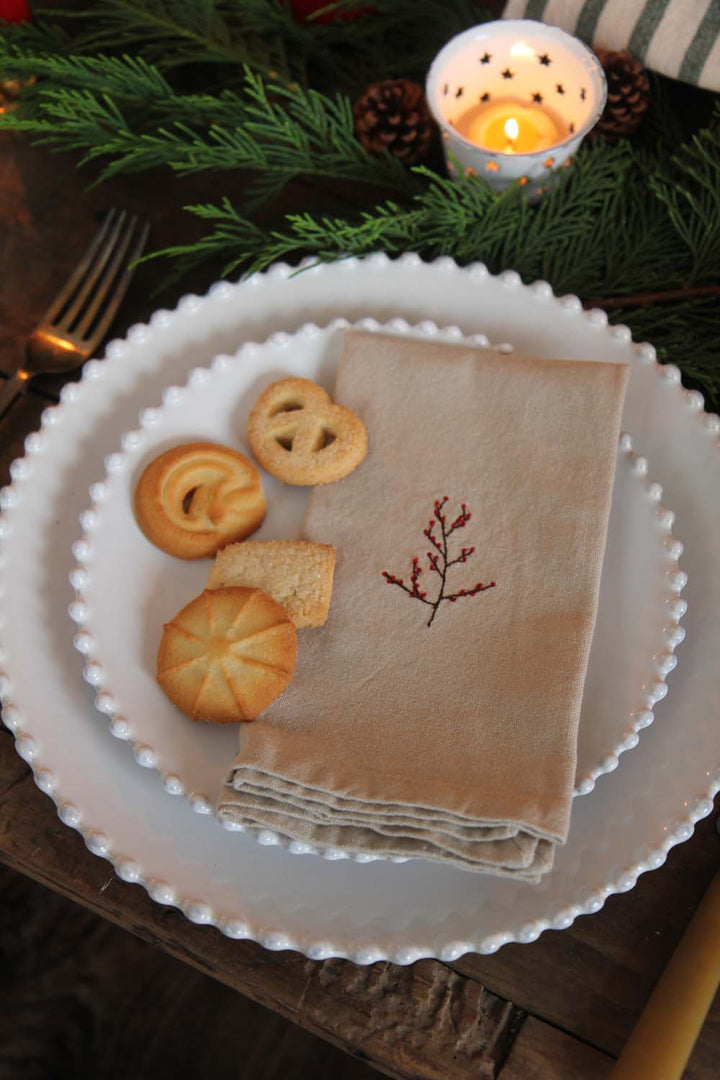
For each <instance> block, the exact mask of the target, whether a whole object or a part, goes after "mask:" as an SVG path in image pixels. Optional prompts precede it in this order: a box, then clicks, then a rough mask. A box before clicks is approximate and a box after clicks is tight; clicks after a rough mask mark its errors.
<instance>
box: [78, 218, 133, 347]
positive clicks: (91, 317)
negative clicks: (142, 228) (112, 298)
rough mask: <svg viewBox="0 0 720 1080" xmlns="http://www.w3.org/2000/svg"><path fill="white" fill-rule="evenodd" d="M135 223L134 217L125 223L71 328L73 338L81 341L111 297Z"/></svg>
mask: <svg viewBox="0 0 720 1080" xmlns="http://www.w3.org/2000/svg"><path fill="white" fill-rule="evenodd" d="M137 223H138V219H137V217H135V216H134V215H133V217H131V218H130V220H129V221H127V222H126V223H125V226H124V228H123V230H122V233H121V235H120V237H119V239H118V242H117V244H116V245H115V247H114V249H113V252H112V259H111V260H110V262H109V263H108V265H107V267H106V268H105V270H104V271H103V274H102V277H101V278H100V280H99V281H98V282H97V283H96V285H95V287H94V289H93V291H92V292H91V293H90V296H89V298H88V303H87V304H86V306H85V307H84V309H83V311H82V312H81V314H80V316H79V318H78V319H77V321H76V325H75V327H74V328H73V334H74V336H75V337H77V338H81V339H82V338H85V337H86V336H87V335H88V333H89V331H90V327H91V326H92V325H93V323H94V322H95V319H96V318H97V315H98V312H99V311H100V310H101V308H102V306H103V304H104V302H105V298H106V297H107V296H109V295H111V292H112V284H113V282H114V280H115V278H116V276H117V274H118V272H119V270H120V267H121V266H122V264H123V260H124V259H125V256H126V254H127V250H128V248H129V246H130V241H131V240H132V237H133V232H134V231H135V226H136V225H137Z"/></svg>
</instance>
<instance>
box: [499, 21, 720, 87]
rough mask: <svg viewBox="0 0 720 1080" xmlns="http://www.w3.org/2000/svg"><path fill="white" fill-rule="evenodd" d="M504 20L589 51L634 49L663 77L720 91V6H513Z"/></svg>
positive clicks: (636, 53) (644, 62)
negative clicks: (554, 29) (557, 33)
mask: <svg viewBox="0 0 720 1080" xmlns="http://www.w3.org/2000/svg"><path fill="white" fill-rule="evenodd" d="M503 18H505V19H537V20H539V21H541V22H545V23H550V24H551V25H552V26H560V27H561V28H562V29H563V30H567V31H568V33H570V34H575V36H576V37H579V38H581V39H582V40H583V41H586V42H587V43H588V45H593V46H595V47H599V48H603V49H628V50H629V51H630V52H631V53H632V55H633V56H634V57H635V58H636V59H637V60H640V61H641V62H642V63H643V64H644V65H645V67H648V68H652V70H653V71H659V72H660V73H661V75H669V76H670V77H671V78H674V79H680V80H681V81H682V82H686V83H694V84H695V85H696V86H703V87H705V89H707V90H720V6H719V5H718V0H508V3H507V4H506V5H505V10H504V11H503Z"/></svg>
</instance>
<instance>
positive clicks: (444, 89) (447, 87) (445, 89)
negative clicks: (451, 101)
mask: <svg viewBox="0 0 720 1080" xmlns="http://www.w3.org/2000/svg"><path fill="white" fill-rule="evenodd" d="M449 89H450V87H449V86H448V84H447V83H445V85H444V86H443V94H447V92H448V90H449Z"/></svg>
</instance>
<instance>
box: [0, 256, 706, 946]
mask: <svg viewBox="0 0 720 1080" xmlns="http://www.w3.org/2000/svg"><path fill="white" fill-rule="evenodd" d="M361 263H362V264H364V265H366V266H368V267H369V268H370V269H372V270H377V271H383V270H387V268H388V267H390V266H397V267H398V268H401V269H403V270H412V269H414V268H416V267H420V266H425V267H427V268H428V269H432V270H433V271H434V272H436V273H438V274H439V275H441V276H444V277H449V276H450V275H458V274H462V275H467V276H468V277H469V279H470V280H471V281H473V282H476V283H479V282H482V281H484V280H486V279H487V278H488V277H491V276H493V277H495V279H496V280H497V281H498V282H499V283H500V284H501V285H502V286H503V287H506V288H508V289H511V290H515V289H520V288H522V289H527V290H529V291H530V292H531V293H532V294H533V295H534V296H535V297H537V298H539V299H541V300H543V301H546V302H552V303H554V304H556V305H557V306H558V308H559V309H560V310H561V311H567V312H570V313H577V314H580V313H581V312H582V314H583V317H584V318H585V319H587V321H588V324H589V325H592V326H594V327H595V328H597V329H598V330H603V331H604V332H606V333H608V334H610V335H612V336H613V337H615V338H617V339H618V340H620V341H622V342H625V343H629V342H631V341H632V334H631V331H630V329H629V328H628V327H627V326H624V325H622V324H620V325H614V326H610V325H609V322H608V317H607V314H606V312H604V311H603V310H601V309H597V308H596V309H590V310H586V311H584V312H583V310H582V302H581V301H580V299H579V298H578V297H577V296H575V295H572V294H567V295H564V296H559V297H558V296H555V294H554V292H553V289H552V286H551V285H550V284H549V283H548V282H546V281H536V282H534V283H532V284H529V285H527V286H526V285H524V284H523V282H522V279H521V277H520V275H519V274H518V273H517V272H516V271H514V270H506V271H503V272H502V273H501V274H499V275H490V272H489V270H488V269H487V267H486V266H485V265H484V264H482V263H480V262H475V263H471V264H468V265H467V266H465V267H460V266H458V265H457V264H456V263H455V261H454V260H453V259H452V258H450V257H449V256H440V257H438V258H437V259H434V260H432V261H430V262H426V261H425V260H423V259H422V258H421V257H420V256H419V255H418V254H416V253H413V252H408V253H405V254H404V255H402V256H400V257H398V258H396V259H391V258H390V256H388V255H387V254H385V253H384V252H376V253H375V254H372V255H369V256H366V257H365V258H364V259H359V258H355V257H351V258H348V259H347V260H345V261H344V262H343V263H341V264H340V269H341V271H342V272H346V273H347V272H350V271H352V269H353V268H354V267H355V266H357V265H359V264H361ZM315 265H316V264H314V263H313V261H312V260H306V262H305V263H303V264H301V265H300V267H292V266H289V265H288V264H286V263H276V264H274V265H273V266H272V267H270V268H268V270H266V271H264V272H263V273H262V274H256V275H253V277H251V278H249V279H248V280H247V281H246V282H243V283H233V284H231V283H228V282H216V283H215V284H214V285H213V286H211V288H210V289H209V291H208V293H207V294H206V295H205V296H204V297H199V296H197V295H195V294H187V295H185V296H183V297H182V298H181V299H180V300H179V302H178V304H177V305H176V308H175V309H174V310H173V311H168V310H164V309H161V310H159V311H156V312H155V313H154V315H153V316H152V318H151V319H150V322H149V324H136V325H135V326H133V327H131V328H130V329H129V331H128V333H127V335H126V339H124V340H120V339H116V340H114V341H111V342H110V343H109V344H108V345H107V347H106V349H105V358H106V359H109V360H113V361H114V360H118V361H119V360H121V359H122V357H123V355H124V353H125V351H126V349H127V345H128V344H130V345H133V344H134V343H135V342H144V341H146V340H148V338H149V336H150V335H151V334H152V333H153V332H154V331H155V330H160V329H164V328H166V327H168V326H170V325H172V323H173V320H174V319H175V317H176V316H177V315H180V314H184V313H190V314H195V313H197V312H198V311H199V310H200V309H201V307H202V306H203V305H204V304H214V303H219V304H224V303H228V302H231V301H232V300H233V298H234V297H235V293H236V290H237V289H238V288H239V287H244V288H252V289H257V288H262V287H263V284H264V283H266V282H273V283H274V282H282V281H286V280H287V279H288V278H290V277H291V276H293V275H295V274H296V273H298V271H299V270H306V271H309V272H314V267H315ZM331 265H333V264H331ZM336 272H337V269H336ZM633 350H634V353H635V355H636V357H637V358H638V361H639V362H640V363H642V364H644V365H653V366H654V368H655V372H656V374H657V377H658V378H661V379H663V381H664V382H665V384H666V385H667V386H668V388H669V389H671V390H672V392H673V393H677V394H680V395H682V400H683V405H684V407H685V408H686V409H687V410H688V411H689V412H690V413H692V414H694V415H695V416H696V418H697V423H698V424H701V425H702V428H703V437H706V438H707V439H709V440H712V444H713V446H714V450H713V452H717V451H718V450H720V439H718V435H720V417H719V416H717V415H716V414H713V413H709V412H705V411H704V405H705V401H704V397H703V395H702V394H701V393H700V392H699V391H697V390H687V389H685V388H684V387H683V386H682V384H681V373H680V370H679V369H678V368H677V367H676V366H675V365H672V364H667V365H661V364H659V363H658V361H657V356H656V352H655V349H654V347H653V346H652V345H651V344H649V343H647V342H642V343H634V345H633ZM102 369H103V361H100V360H90V361H88V363H86V364H85V367H84V369H83V374H82V378H81V381H80V383H73V384H68V385H67V386H66V387H64V388H63V391H62V393H61V395H60V397H61V402H60V404H59V405H53V406H50V407H48V408H47V409H46V410H45V411H44V412H43V414H42V417H41V428H40V430H39V431H35V432H32V433H30V434H29V435H28V436H27V438H26V440H25V455H24V456H23V457H19V458H17V459H16V460H15V461H14V462H13V463H12V464H11V466H10V478H11V479H10V483H9V484H8V485H7V486H6V487H4V488H2V489H0V511H1V512H2V513H0V587H1V586H2V584H3V577H4V572H5V565H6V564H5V560H4V558H3V555H4V551H3V547H4V545H3V538H4V536H6V535H7V533H8V531H9V530H11V529H12V516H13V510H14V509H15V508H17V507H18V505H19V504H20V500H21V498H22V490H23V485H24V484H25V483H26V481H27V480H28V478H29V477H30V475H31V473H32V465H33V458H34V457H35V456H36V455H37V454H38V453H39V452H40V451H41V449H42V444H43V428H46V427H49V426H52V425H53V424H54V423H56V422H57V419H58V412H59V410H61V409H62V405H63V404H64V403H66V402H67V403H69V402H70V401H72V400H75V399H76V398H77V396H78V394H80V395H81V394H82V387H83V384H84V382H85V380H91V379H97V378H99V377H100V376H101V375H102ZM678 630H679V631H681V632H682V628H681V627H679V628H678ZM683 636H684V635H683ZM0 663H1V664H3V665H4V663H5V650H4V648H3V642H2V631H0ZM12 694H13V690H12V681H11V678H10V676H9V674H8V673H7V672H6V671H5V669H4V667H3V668H2V669H0V702H2V706H3V720H4V723H5V725H6V726H7V727H8V729H9V730H10V731H11V732H12V733H13V734H14V736H15V747H16V750H17V752H18V754H19V756H20V757H21V758H23V760H25V761H26V762H27V763H28V764H29V765H30V768H31V770H32V774H33V777H34V780H35V783H36V784H37V786H38V787H39V788H40V790H41V791H43V792H44V793H45V794H47V795H48V796H49V797H50V798H51V799H52V801H53V803H54V804H55V807H56V811H57V814H58V817H59V818H60V820H61V821H62V822H63V823H64V824H66V825H68V826H69V827H71V828H73V829H75V830H76V831H78V832H79V833H80V834H81V836H82V837H83V840H84V842H85V844H86V846H87V847H88V849H89V850H90V851H91V852H92V853H93V854H95V855H98V856H100V857H102V858H104V859H106V860H107V861H108V862H110V863H111V865H112V866H113V868H114V870H115V872H116V873H117V875H118V877H119V878H121V879H122V880H124V881H129V882H133V883H137V884H141V885H142V886H143V887H144V888H145V890H146V891H147V892H148V894H149V896H150V897H151V898H152V899H153V900H155V901H156V902H158V903H160V904H164V905H170V906H174V907H177V908H178V909H180V910H181V911H182V912H183V913H184V914H185V915H186V917H187V918H188V919H189V920H190V921H192V922H195V923H199V924H206V925H213V926H216V927H217V928H218V929H219V930H220V931H221V932H222V933H223V934H225V935H226V936H227V937H229V938H234V939H250V940H253V941H257V942H259V943H260V944H261V945H263V946H264V947H265V948H267V949H270V950H281V949H295V950H297V951H299V952H301V953H302V954H304V955H306V956H307V957H309V958H310V959H316V960H323V959H329V958H331V957H337V958H345V959H350V960H352V961H354V962H355V963H357V964H360V965H364V964H371V963H375V962H377V961H380V960H384V961H392V962H394V963H398V964H411V963H414V962H415V961H416V960H419V959H421V958H438V959H440V960H444V961H453V960H457V959H458V958H459V957H460V956H462V955H464V954H465V953H468V952H477V953H480V954H490V953H494V952H496V951H497V950H498V949H499V948H500V947H501V946H502V945H504V944H507V943H509V942H513V941H515V942H521V943H527V942H532V941H535V940H536V939H537V938H538V937H539V936H540V934H542V933H543V932H544V931H545V930H547V929H558V930H562V929H566V928H567V927H569V926H571V925H572V923H573V922H574V921H575V919H576V918H578V917H579V916H580V915H584V914H592V913H594V912H597V911H599V910H600V909H601V908H602V907H603V905H604V903H605V901H606V900H607V898H608V897H609V896H612V895H614V894H616V893H620V892H627V891H629V890H630V889H632V888H633V887H634V886H635V884H636V882H637V879H638V877H639V876H640V875H641V874H643V873H646V872H648V871H649V870H653V869H657V868H658V867H660V866H662V865H663V863H664V862H665V860H666V858H667V853H668V852H669V851H670V850H671V848H673V847H674V846H675V845H676V844H679V843H683V842H684V841H685V840H688V839H689V838H690V837H691V836H692V834H693V831H694V827H695V824H696V822H698V821H700V820H701V819H702V818H704V817H707V816H708V814H710V812H711V811H712V807H713V799H714V796H715V795H716V793H717V792H718V791H719V790H720V760H719V761H718V762H717V764H716V765H715V766H714V767H713V768H712V769H710V770H708V771H707V773H706V775H707V781H706V782H704V783H703V786H702V790H701V791H700V792H699V793H695V794H694V795H689V796H688V799H687V800H684V801H683V803H682V804H681V808H680V809H679V812H678V815H677V816H676V817H673V818H671V819H670V820H668V821H667V824H666V826H664V827H663V835H662V837H661V838H659V839H658V840H657V841H656V842H647V843H646V844H645V845H644V846H643V849H642V852H641V853H640V856H639V857H638V858H637V859H636V860H635V861H633V863H632V864H631V865H628V866H626V867H624V868H623V869H621V870H619V871H618V872H616V873H614V875H613V876H612V877H611V878H609V880H608V881H606V882H605V883H604V884H603V885H602V886H601V887H599V888H597V889H594V890H592V891H591V892H588V891H581V890H578V893H577V895H578V900H577V901H576V902H574V903H571V904H565V905H563V906H557V905H556V907H555V909H554V910H553V911H551V912H550V913H549V914H548V915H546V916H544V917H542V918H538V919H534V920H531V921H529V922H526V923H524V924H522V925H518V924H515V925H513V926H512V928H511V929H509V930H506V931H503V932H500V933H496V934H486V935H484V936H483V935H477V934H475V935H474V936H470V937H468V938H464V939H462V940H458V939H457V938H452V937H449V936H447V935H446V936H445V937H444V938H443V939H442V940H441V941H438V942H436V943H434V944H433V946H432V947H427V946H425V945H420V946H416V945H412V946H403V947H400V948H384V947H379V946H377V945H375V944H374V943H372V942H368V943H366V944H361V945H360V946H358V947H353V948H350V949H348V948H344V947H342V946H341V945H338V944H337V943H336V942H332V941H328V940H316V939H314V938H310V939H309V940H300V939H299V938H297V937H292V936H290V935H288V934H286V933H284V932H283V931H282V930H280V929H277V930H268V929H266V928H264V927H263V926H262V925H261V924H260V923H257V922H256V923H254V924H253V925H251V924H250V923H248V922H247V921H246V920H244V919H242V918H238V917H235V916H225V915H220V914H216V913H215V912H214V911H213V910H212V908H211V906H210V905H209V904H208V903H206V902H204V901H203V900H201V899H198V898H197V897H196V896H181V895H178V892H177V890H176V888H175V887H174V886H173V885H172V884H171V883H169V882H166V881H161V880H158V879H157V878H155V877H153V876H152V875H148V874H146V873H143V869H142V867H141V866H140V865H139V864H138V862H137V861H136V860H135V859H133V858H132V857H131V856H129V855H126V854H124V853H122V852H120V851H114V850H113V849H112V845H111V843H110V840H109V838H108V837H107V836H106V835H105V834H104V833H103V832H102V831H100V830H98V829H97V828H95V827H94V826H93V825H92V823H89V822H85V821H84V820H83V816H82V811H81V810H80V808H79V807H78V806H76V805H75V804H74V803H72V802H70V801H68V800H66V799H64V798H63V796H62V794H61V792H60V791H59V790H58V788H57V779H56V777H55V776H54V774H53V772H52V771H51V770H50V769H48V768H47V767H45V766H44V765H43V763H42V761H40V760H39V757H38V746H37V741H36V739H35V737H34V736H33V734H32V730H31V728H30V727H27V726H26V720H25V717H24V716H23V713H22V710H21V708H20V707H19V706H18V705H17V704H15V703H14V702H13V697H12Z"/></svg>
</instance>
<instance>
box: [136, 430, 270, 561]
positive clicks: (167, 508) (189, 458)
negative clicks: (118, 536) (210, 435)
mask: <svg viewBox="0 0 720 1080" xmlns="http://www.w3.org/2000/svg"><path fill="white" fill-rule="evenodd" d="M265 510H266V502H265V496H264V494H263V490H262V481H261V479H260V473H259V472H258V470H257V469H256V468H255V466H254V465H253V463H252V462H251V461H249V460H248V458H246V457H245V455H244V454H239V453H238V452H237V451H235V450H230V449H228V447H226V446H219V445H217V444H216V443H200V442H199V443H186V444H185V445H184V446H176V447H174V448H173V449H172V450H167V451H166V452H165V453H164V454H161V455H160V456H159V457H157V458H155V460H154V461H151V462H150V464H149V465H148V467H147V468H146V469H145V471H144V473H143V474H142V476H141V477H140V480H139V481H138V485H137V487H136V489H135V517H136V519H137V523H138V525H139V526H140V528H141V529H142V531H143V532H144V533H145V536H146V537H147V538H148V540H150V542H151V543H153V544H155V545H156V546H157V547H159V548H161V549H162V551H166V552H167V553H168V554H169V555H177V556H178V557H179V558H181V559H201V558H203V557H204V556H207V555H214V554H215V553H216V552H217V551H219V549H220V548H221V547H224V546H225V544H229V543H232V542H233V541H235V540H243V539H244V538H245V537H246V536H249V535H250V533H253V532H255V530H256V529H257V528H259V526H260V525H261V524H262V520H263V518H264V517H265Z"/></svg>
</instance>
